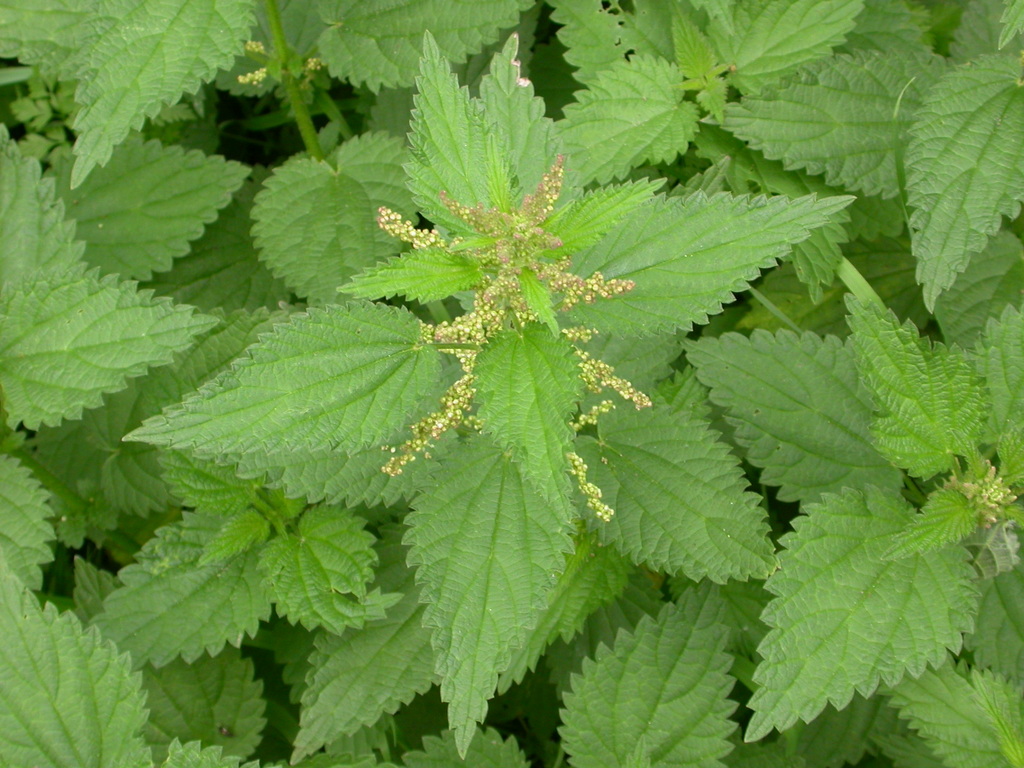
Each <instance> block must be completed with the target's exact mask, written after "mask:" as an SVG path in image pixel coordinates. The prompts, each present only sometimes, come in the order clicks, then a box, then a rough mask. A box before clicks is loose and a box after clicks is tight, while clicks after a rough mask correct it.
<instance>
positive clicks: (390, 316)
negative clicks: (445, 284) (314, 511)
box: [129, 303, 440, 455]
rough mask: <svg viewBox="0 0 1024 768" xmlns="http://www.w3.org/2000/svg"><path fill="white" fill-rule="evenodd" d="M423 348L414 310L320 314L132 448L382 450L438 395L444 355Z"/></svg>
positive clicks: (146, 432)
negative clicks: (381, 446)
mask: <svg viewBox="0 0 1024 768" xmlns="http://www.w3.org/2000/svg"><path fill="white" fill-rule="evenodd" d="M419 338H420V326H419V321H417V320H416V318H415V317H414V316H413V315H412V314H411V313H410V312H407V311H404V310H400V309H395V308H391V307H384V306H379V305H371V304H362V303H358V304H349V305H346V306H336V305H328V306H326V307H324V308H323V309H316V308H311V309H310V310H309V311H308V312H307V313H305V314H301V315H295V316H293V318H292V319H291V321H290V322H288V323H281V324H279V325H277V326H276V327H275V328H274V330H273V331H272V332H271V333H269V334H267V335H266V336H265V337H264V338H263V340H262V341H261V342H260V343H259V344H256V345H254V346H252V347H250V348H249V350H248V352H247V356H246V357H244V358H242V359H240V360H239V361H237V362H236V363H235V364H234V365H233V366H232V368H231V369H230V370H229V371H226V372H225V373H223V374H221V375H220V376H218V377H217V378H216V379H214V380H213V381H212V382H210V384H208V385H207V386H205V387H204V388H203V389H202V390H200V392H198V393H197V394H196V395H194V396H192V397H190V398H188V399H186V400H185V401H184V402H183V403H182V404H181V406H180V407H177V408H175V409H171V410H168V411H167V413H166V414H165V415H164V416H158V417H154V418H152V419H149V420H148V421H147V422H146V423H145V424H143V426H142V427H141V428H140V429H137V430H135V431H134V432H132V433H131V435H130V436H129V439H132V440H143V441H145V442H151V443H154V444H156V445H166V446H170V447H173V448H186V447H191V448H192V449H193V450H195V451H196V452H198V453H200V454H203V455H217V454H220V453H224V452H242V453H244V452H246V451H262V450H267V449H275V448H276V449H278V450H280V449H283V448H308V449H315V448H318V447H320V448H322V447H327V446H341V447H342V448H349V449H358V448H362V447H364V446H368V445H372V444H374V443H377V442H379V441H381V440H384V439H387V437H388V436H390V435H391V434H393V433H394V432H395V431H397V430H398V429H399V428H400V427H401V426H402V425H403V424H404V423H405V422H406V420H407V418H408V416H409V414H410V413H412V412H413V410H414V409H415V408H416V407H417V406H418V405H419V403H420V402H421V401H422V400H423V399H424V398H425V397H426V396H427V395H429V394H430V392H431V391H432V390H433V389H434V388H435V386H436V383H437V379H438V376H439V372H440V361H439V353H438V352H437V351H436V350H435V349H434V348H433V347H421V346H420V343H419Z"/></svg>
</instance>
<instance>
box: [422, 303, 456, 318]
mask: <svg viewBox="0 0 1024 768" xmlns="http://www.w3.org/2000/svg"><path fill="white" fill-rule="evenodd" d="M427 311H428V312H430V316H431V317H432V318H434V322H435V323H450V322H451V321H452V316H451V313H449V312H448V307H446V306H445V305H444V302H442V301H430V302H427Z"/></svg>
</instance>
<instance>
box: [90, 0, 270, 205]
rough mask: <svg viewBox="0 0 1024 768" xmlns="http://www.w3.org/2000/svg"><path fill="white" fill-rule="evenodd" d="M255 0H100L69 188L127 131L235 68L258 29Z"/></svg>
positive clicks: (105, 156)
mask: <svg viewBox="0 0 1024 768" xmlns="http://www.w3.org/2000/svg"><path fill="white" fill-rule="evenodd" d="M252 7H253V4H252V3H251V2H249V0H170V2H166V3H162V4H161V5H159V6H158V7H156V8H154V7H153V6H152V5H151V4H150V3H149V2H147V1H146V0H101V1H100V2H99V3H98V7H97V9H96V18H97V19H98V20H99V21H98V24H99V26H100V28H99V29H97V32H98V34H97V36H96V37H95V38H93V39H92V40H91V43H90V45H89V47H88V48H87V50H86V51H85V54H84V55H85V62H84V66H83V67H82V69H81V71H80V82H79V85H78V90H77V91H76V92H75V100H76V101H77V102H78V103H79V104H81V105H82V110H81V111H80V112H79V113H78V115H77V117H76V118H75V121H74V125H73V127H74V129H75V130H76V131H77V132H78V134H79V136H78V140H77V141H76V142H75V155H76V156H77V157H78V159H77V161H76V162H75V167H74V170H73V171H72V173H71V187H72V189H74V188H75V187H77V186H79V185H80V184H81V183H82V182H83V181H85V177H86V176H88V175H89V172H90V171H91V170H92V169H93V168H94V167H95V166H97V165H104V164H105V163H106V162H107V161H108V160H109V159H110V155H111V152H112V151H113V149H114V147H115V146H116V145H118V144H120V143H121V142H122V141H123V140H124V139H125V137H126V136H127V135H128V133H129V131H131V130H133V129H138V128H141V127H142V123H143V121H144V120H145V119H146V118H147V117H153V116H154V115H156V114H157V113H158V112H159V111H160V109H161V108H162V107H163V106H164V105H165V104H172V103H174V102H175V101H177V100H178V97H179V96H181V95H182V94H183V93H194V92H195V91H196V89H197V88H198V87H199V85H200V84H201V83H203V82H205V81H208V80H211V79H213V76H214V75H215V74H216V73H217V70H218V69H222V68H225V67H229V66H231V62H232V61H233V60H234V57H235V55H236V54H237V53H240V52H241V48H242V41H243V40H244V39H245V35H246V34H247V33H248V31H249V27H251V26H252V20H253V17H252Z"/></svg>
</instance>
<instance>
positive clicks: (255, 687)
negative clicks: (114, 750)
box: [142, 648, 266, 763]
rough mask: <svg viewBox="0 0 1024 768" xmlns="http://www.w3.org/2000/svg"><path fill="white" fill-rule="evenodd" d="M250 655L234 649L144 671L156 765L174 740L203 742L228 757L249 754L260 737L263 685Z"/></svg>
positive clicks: (148, 735)
mask: <svg viewBox="0 0 1024 768" xmlns="http://www.w3.org/2000/svg"><path fill="white" fill-rule="evenodd" d="M254 672H255V670H254V668H253V664H252V661H251V660H250V659H243V658H242V656H241V654H240V653H239V652H238V651H237V650H235V649H234V648H226V649H224V650H223V651H222V652H221V653H219V654H217V656H214V657H210V656H205V655H204V656H200V657H199V658H198V659H196V660H195V661H194V662H193V663H191V664H186V663H185V662H184V661H182V660H181V659H176V660H175V661H172V662H171V663H170V664H168V665H167V666H165V667H161V668H160V669H153V668H152V667H146V668H144V669H143V670H142V685H143V688H144V689H145V691H146V706H147V707H148V708H149V722H148V723H147V724H146V727H145V728H144V729H143V735H144V736H145V737H146V742H147V743H148V744H149V745H150V746H151V747H154V750H153V757H154V759H155V760H156V762H157V763H159V762H160V761H161V760H163V759H165V758H166V756H167V747H168V745H169V744H170V743H171V741H172V740H174V739H178V740H180V741H202V742H203V743H204V744H206V745H210V746H212V745H216V746H219V747H221V748H222V749H223V750H224V752H225V753H227V754H228V755H237V756H239V757H246V756H247V755H249V754H250V753H251V752H252V751H253V750H254V749H255V748H256V746H257V745H258V744H259V742H260V738H261V737H262V731H263V726H264V725H265V724H266V721H265V720H264V718H263V710H264V708H265V706H266V702H265V701H264V699H263V683H261V682H259V681H257V680H255V679H254V678H253V675H254Z"/></svg>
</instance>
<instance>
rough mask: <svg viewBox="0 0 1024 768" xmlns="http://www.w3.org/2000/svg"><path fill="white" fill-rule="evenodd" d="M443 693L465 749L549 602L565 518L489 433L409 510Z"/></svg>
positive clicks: (563, 546) (564, 546)
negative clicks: (513, 658)
mask: <svg viewBox="0 0 1024 768" xmlns="http://www.w3.org/2000/svg"><path fill="white" fill-rule="evenodd" d="M408 522H409V525H410V530H409V533H408V536H407V541H408V542H409V544H411V545H412V550H411V552H410V553H409V562H410V565H416V566H418V572H417V582H418V583H419V584H420V586H421V588H422V589H423V599H424V600H425V601H426V602H427V610H426V614H425V615H424V624H425V625H426V626H429V627H431V628H432V629H433V637H432V643H433V647H434V652H435V654H436V669H437V672H438V674H440V675H441V698H442V699H443V700H445V701H447V702H448V722H449V724H450V725H451V727H452V729H453V730H454V731H455V732H456V741H457V743H458V745H459V749H460V750H461V751H465V749H466V748H467V747H468V745H469V742H470V740H471V739H472V738H473V732H474V730H475V724H476V723H478V722H480V721H481V720H483V717H484V715H485V714H486V711H487V706H486V702H487V699H488V698H490V696H491V694H492V692H493V691H494V687H495V685H496V684H497V682H498V673H499V672H501V671H502V670H504V669H505V668H506V667H507V666H508V664H509V662H510V654H511V652H512V651H513V650H514V649H515V648H516V647H518V646H519V645H520V644H522V643H523V641H524V640H525V638H526V633H527V630H528V629H529V628H530V627H531V626H533V625H534V624H535V623H536V621H537V618H538V616H539V615H540V613H541V611H542V610H543V609H544V606H545V604H546V602H547V596H548V593H549V592H550V590H551V588H552V587H553V586H554V579H555V577H556V576H557V574H558V573H559V572H560V571H561V570H562V568H563V567H564V565H565V563H564V553H565V552H566V551H567V550H569V548H570V541H569V538H568V536H567V526H568V520H567V519H566V517H564V516H562V515H560V514H559V512H558V511H557V510H556V509H555V508H553V507H552V506H551V505H550V504H548V503H547V502H546V501H545V500H544V499H543V498H542V497H540V496H538V494H537V493H536V492H535V491H534V490H533V489H532V488H531V487H530V485H529V484H528V482H527V481H526V479H525V478H524V477H523V476H522V474H521V473H520V470H519V468H518V467H517V465H516V464H514V463H512V462H511V461H510V460H509V459H507V458H505V457H504V456H503V454H502V453H501V452H500V451H499V450H497V449H496V448H493V447H491V446H490V445H489V444H488V443H487V441H486V440H485V439H483V438H478V439H477V440H475V441H474V442H473V443H472V444H470V445H467V446H465V447H463V448H460V449H459V451H458V452H453V454H452V456H451V459H450V460H449V461H448V462H446V463H445V464H444V465H443V466H442V473H441V474H440V475H439V479H438V482H437V484H436V485H435V486H434V487H433V488H431V490H430V491H428V492H427V493H426V494H424V495H423V496H422V497H420V498H419V499H418V500H417V502H416V512H414V513H413V514H412V515H410V516H409V517H408Z"/></svg>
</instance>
